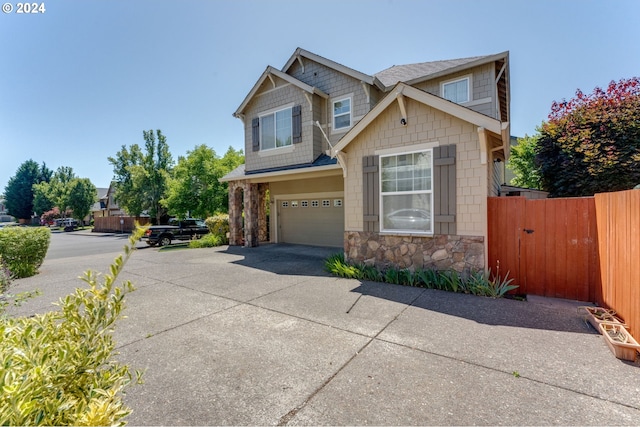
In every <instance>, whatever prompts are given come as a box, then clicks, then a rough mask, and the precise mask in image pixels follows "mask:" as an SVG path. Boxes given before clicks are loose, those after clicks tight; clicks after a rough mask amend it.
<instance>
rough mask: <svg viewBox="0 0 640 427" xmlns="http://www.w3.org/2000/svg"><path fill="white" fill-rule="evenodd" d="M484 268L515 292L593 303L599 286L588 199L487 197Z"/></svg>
mask: <svg viewBox="0 0 640 427" xmlns="http://www.w3.org/2000/svg"><path fill="white" fill-rule="evenodd" d="M488 210H489V212H488V219H489V224H488V226H489V239H488V245H489V267H491V268H492V271H495V268H496V267H495V266H496V265H497V264H498V263H499V265H500V274H501V275H504V274H505V273H506V272H507V271H508V272H509V277H512V278H513V279H514V282H515V283H514V284H516V285H518V286H519V288H518V290H517V292H518V293H525V294H533V295H542V296H548V297H554V298H568V299H573V300H580V301H596V297H597V290H598V288H599V287H600V263H599V259H598V233H597V227H596V216H595V203H594V199H593V197H584V198H582V197H581V198H571V199H539V200H531V199H525V198H523V197H491V198H489V200H488Z"/></svg>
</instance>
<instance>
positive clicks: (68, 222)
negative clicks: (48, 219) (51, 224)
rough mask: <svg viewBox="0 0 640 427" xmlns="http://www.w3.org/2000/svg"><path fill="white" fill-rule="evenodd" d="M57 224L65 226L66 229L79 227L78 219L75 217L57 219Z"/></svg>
mask: <svg viewBox="0 0 640 427" xmlns="http://www.w3.org/2000/svg"><path fill="white" fill-rule="evenodd" d="M56 225H57V226H58V227H60V228H63V229H64V231H73V230H75V229H76V228H78V220H76V219H73V218H59V219H56Z"/></svg>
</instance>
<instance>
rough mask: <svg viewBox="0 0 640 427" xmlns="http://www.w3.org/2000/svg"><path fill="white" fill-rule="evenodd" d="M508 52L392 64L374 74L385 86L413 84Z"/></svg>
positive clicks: (492, 60)
mask: <svg viewBox="0 0 640 427" xmlns="http://www.w3.org/2000/svg"><path fill="white" fill-rule="evenodd" d="M508 54H509V53H508V52H502V53H498V54H495V55H486V56H472V57H470V58H459V59H449V60H444V61H432V62H419V63H416V64H406V65H394V66H392V67H389V68H387V69H386V70H382V71H380V72H378V73H376V74H374V76H375V77H377V78H378V79H379V80H380V81H381V82H382V83H383V84H384V85H385V86H387V87H390V86H393V85H395V84H396V83H398V82H403V83H406V84H408V85H413V84H416V83H420V82H422V81H425V80H429V79H433V78H436V77H440V76H443V75H445V74H452V73H455V72H457V71H461V70H465V69H468V68H472V67H476V66H478V65H483V64H486V63H489V62H494V61H496V60H499V59H503V58H506V57H507V56H508Z"/></svg>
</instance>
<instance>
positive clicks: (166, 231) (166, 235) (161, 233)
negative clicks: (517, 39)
mask: <svg viewBox="0 0 640 427" xmlns="http://www.w3.org/2000/svg"><path fill="white" fill-rule="evenodd" d="M208 232H209V229H208V228H207V226H206V224H205V223H204V221H203V220H201V219H194V218H187V219H171V220H169V224H168V225H152V226H151V227H149V229H147V231H145V233H144V236H142V240H145V241H146V242H147V245H149V246H155V245H159V246H167V245H170V244H171V242H172V241H174V240H194V239H199V238H200V237H202V236H204V235H205V234H207V233H208Z"/></svg>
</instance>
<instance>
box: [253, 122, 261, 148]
mask: <svg viewBox="0 0 640 427" xmlns="http://www.w3.org/2000/svg"><path fill="white" fill-rule="evenodd" d="M251 143H252V149H253V151H260V119H259V118H258V117H256V118H255V119H253V120H252V121H251Z"/></svg>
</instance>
